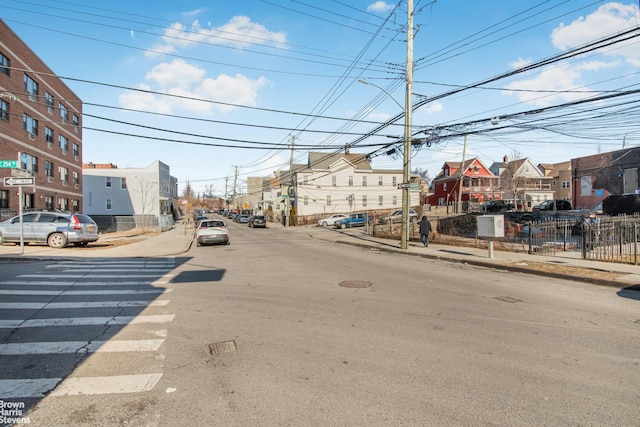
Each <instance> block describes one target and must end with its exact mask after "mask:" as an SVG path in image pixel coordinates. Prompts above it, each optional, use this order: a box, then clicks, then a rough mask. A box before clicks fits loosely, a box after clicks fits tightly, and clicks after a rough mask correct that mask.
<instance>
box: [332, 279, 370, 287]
mask: <svg viewBox="0 0 640 427" xmlns="http://www.w3.org/2000/svg"><path fill="white" fill-rule="evenodd" d="M339 284H340V286H342V287H343V288H368V287H369V286H371V282H365V281H364V280H343V281H342V282H340V283H339Z"/></svg>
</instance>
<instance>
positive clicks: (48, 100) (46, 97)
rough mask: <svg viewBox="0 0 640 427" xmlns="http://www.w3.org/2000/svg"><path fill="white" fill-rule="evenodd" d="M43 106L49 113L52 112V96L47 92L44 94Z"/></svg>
mask: <svg viewBox="0 0 640 427" xmlns="http://www.w3.org/2000/svg"><path fill="white" fill-rule="evenodd" d="M44 104H45V105H46V106H47V107H49V112H53V95H51V94H50V93H49V92H45V93H44Z"/></svg>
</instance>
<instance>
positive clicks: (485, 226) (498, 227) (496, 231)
mask: <svg viewBox="0 0 640 427" xmlns="http://www.w3.org/2000/svg"><path fill="white" fill-rule="evenodd" d="M477 218H478V237H489V238H495V237H504V215H481V216H479V217H477Z"/></svg>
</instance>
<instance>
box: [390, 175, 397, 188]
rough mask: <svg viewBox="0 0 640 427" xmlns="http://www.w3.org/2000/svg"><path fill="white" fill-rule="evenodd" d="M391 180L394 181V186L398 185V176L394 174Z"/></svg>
mask: <svg viewBox="0 0 640 427" xmlns="http://www.w3.org/2000/svg"><path fill="white" fill-rule="evenodd" d="M391 181H392V182H391V185H393V186H394V187H395V186H397V185H398V177H397V176H394V177H393V179H392V180H391Z"/></svg>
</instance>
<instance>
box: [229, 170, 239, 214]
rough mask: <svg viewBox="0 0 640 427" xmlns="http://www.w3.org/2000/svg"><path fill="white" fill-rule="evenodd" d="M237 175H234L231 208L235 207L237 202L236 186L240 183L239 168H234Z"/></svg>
mask: <svg viewBox="0 0 640 427" xmlns="http://www.w3.org/2000/svg"><path fill="white" fill-rule="evenodd" d="M234 168H235V173H234V174H233V193H232V195H231V206H233V205H234V204H235V202H236V195H237V193H236V185H237V183H238V166H234Z"/></svg>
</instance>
